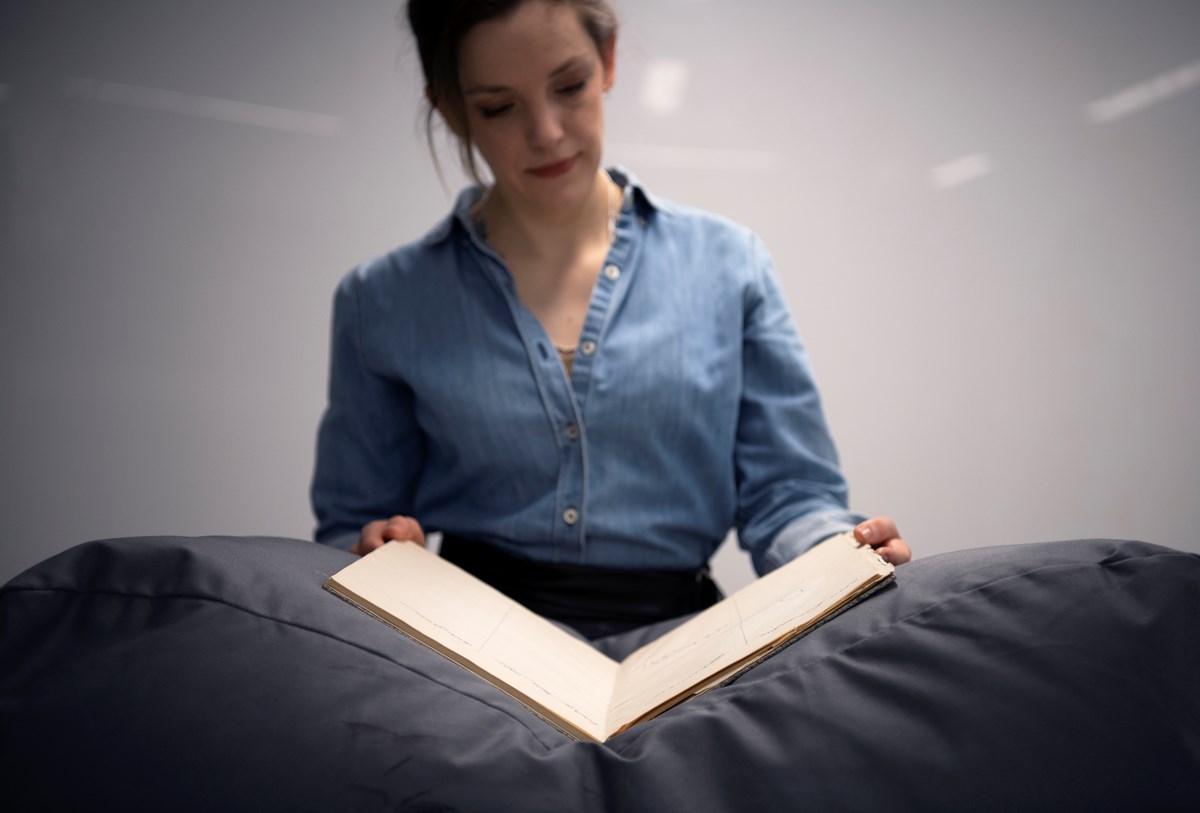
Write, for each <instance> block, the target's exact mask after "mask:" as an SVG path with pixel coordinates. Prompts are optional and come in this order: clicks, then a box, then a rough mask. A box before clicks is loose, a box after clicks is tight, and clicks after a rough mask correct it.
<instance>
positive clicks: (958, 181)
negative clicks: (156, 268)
mask: <svg viewBox="0 0 1200 813" xmlns="http://www.w3.org/2000/svg"><path fill="white" fill-rule="evenodd" d="M993 169H994V168H993V165H992V159H991V156H989V155H987V154H985V153H981V152H979V153H974V154H973V155H964V156H963V157H962V158H956V159H954V160H953V161H947V162H946V163H944V164H940V165H938V166H936V167H934V168H933V169H932V170H930V173H929V182H930V183H931V184H933V188H934V189H954V188H955V187H958V186H962V185H963V184H966V183H970V182H971V181H977V180H979V179H980V178H983V177H986V176H988V175H990V174H991V173H992V171H993Z"/></svg>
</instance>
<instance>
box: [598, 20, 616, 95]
mask: <svg viewBox="0 0 1200 813" xmlns="http://www.w3.org/2000/svg"><path fill="white" fill-rule="evenodd" d="M600 62H601V64H602V65H603V66H604V89H605V90H608V89H609V88H611V87H612V86H613V82H614V81H615V80H616V78H617V35H616V34H609V35H608V39H606V40H605V41H604V44H603V45H601V46H600Z"/></svg>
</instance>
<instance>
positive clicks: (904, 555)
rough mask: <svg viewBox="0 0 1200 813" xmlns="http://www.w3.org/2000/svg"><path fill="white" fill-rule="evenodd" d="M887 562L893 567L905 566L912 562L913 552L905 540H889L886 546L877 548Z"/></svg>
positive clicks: (877, 551) (876, 550)
mask: <svg viewBox="0 0 1200 813" xmlns="http://www.w3.org/2000/svg"><path fill="white" fill-rule="evenodd" d="M875 552H876V553H878V554H879V555H880V556H881V557H883V560H884V561H885V562H888V563H889V564H893V565H903V564H905V563H907V562H911V561H912V550H910V549H909V547H908V543H907V542H905V541H904V540H903V539H900V538H896V539H889V540H888V541H887V542H886V543H885V544H883V545H881V546H880V547H878V548H875Z"/></svg>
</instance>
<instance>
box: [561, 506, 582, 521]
mask: <svg viewBox="0 0 1200 813" xmlns="http://www.w3.org/2000/svg"><path fill="white" fill-rule="evenodd" d="M563 522H565V523H567V524H568V525H574V524H575V523H576V522H579V512H578V511H576V510H575V509H574V508H568V509H567V510H566V511H563Z"/></svg>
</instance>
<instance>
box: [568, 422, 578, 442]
mask: <svg viewBox="0 0 1200 813" xmlns="http://www.w3.org/2000/svg"><path fill="white" fill-rule="evenodd" d="M566 435H567V437H569V438H570V439H571V440H578V438H579V427H578V426H576V425H575V424H570V425H569V426H568V427H567V428H566Z"/></svg>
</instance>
